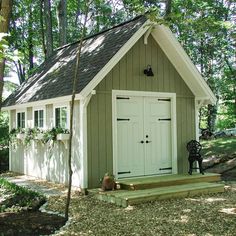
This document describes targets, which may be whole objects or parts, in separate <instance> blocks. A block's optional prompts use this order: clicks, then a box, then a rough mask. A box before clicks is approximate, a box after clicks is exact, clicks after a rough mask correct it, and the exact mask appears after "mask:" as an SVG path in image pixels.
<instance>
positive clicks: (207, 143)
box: [201, 137, 236, 157]
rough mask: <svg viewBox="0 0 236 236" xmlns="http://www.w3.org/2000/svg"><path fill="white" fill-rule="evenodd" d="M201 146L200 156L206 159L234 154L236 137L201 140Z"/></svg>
mask: <svg viewBox="0 0 236 236" xmlns="http://www.w3.org/2000/svg"><path fill="white" fill-rule="evenodd" d="M201 144H202V154H203V155H204V156H206V157H209V156H213V155H215V156H222V155H232V154H236V137H225V138H218V139H213V140H202V141H201Z"/></svg>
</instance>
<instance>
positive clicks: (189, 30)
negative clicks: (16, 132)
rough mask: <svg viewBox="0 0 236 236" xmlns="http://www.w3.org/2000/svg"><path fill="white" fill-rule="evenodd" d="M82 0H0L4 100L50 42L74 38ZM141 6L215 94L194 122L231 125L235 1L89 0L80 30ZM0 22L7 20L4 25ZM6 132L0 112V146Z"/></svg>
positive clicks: (91, 30) (234, 112)
mask: <svg viewBox="0 0 236 236" xmlns="http://www.w3.org/2000/svg"><path fill="white" fill-rule="evenodd" d="M86 3H88V1H87V0H53V1H50V0H38V1H32V0H0V13H1V14H0V98H3V100H4V99H5V98H6V96H7V95H8V94H9V93H10V92H12V91H14V89H16V88H17V87H18V86H19V85H20V84H22V83H24V81H25V80H27V79H28V78H29V77H30V76H31V75H32V74H33V73H34V72H35V71H36V70H37V67H38V65H40V64H41V63H42V62H43V61H45V60H50V55H52V54H53V51H55V50H56V48H58V47H61V46H63V45H65V44H68V43H73V42H76V41H78V40H79V39H80V37H81V33H82V27H83V25H82V23H81V22H82V21H83V19H84V17H85V14H86V7H85V5H86ZM6 12H7V14H4V13H6ZM145 12H151V15H150V17H151V18H152V19H153V20H155V21H157V22H159V23H161V24H166V25H168V26H169V27H170V28H171V30H172V31H173V32H174V33H175V35H176V37H177V38H178V40H179V42H180V43H181V45H182V46H183V48H184V49H185V50H186V52H187V54H188V55H189V56H190V58H191V59H192V61H193V62H194V64H195V65H196V66H197V68H198V70H199V71H200V73H201V74H202V76H203V78H204V79H205V80H206V82H207V83H208V85H209V86H210V87H211V89H212V91H213V92H214V94H215V96H216V98H217V103H216V104H215V105H208V106H205V107H202V108H201V109H200V114H199V117H200V119H199V121H200V122H199V128H202V129H208V130H210V131H211V132H214V131H216V130H217V129H218V130H222V129H227V128H234V127H235V124H236V50H235V48H236V24H235V23H236V2H235V1H234V0H159V1H158V0H156V1H155V0H148V1H144V0H93V1H90V4H89V11H88V19H89V20H88V21H87V24H86V35H87V36H88V35H92V34H95V33H97V32H100V31H102V30H105V29H107V28H111V27H113V26H114V25H117V24H119V23H122V22H124V21H127V20H129V19H132V18H134V17H135V16H137V15H140V14H144V13H145ZM4 16H9V19H5V18H6V17H5V18H4ZM3 25H7V28H8V29H7V31H6V29H3V27H2V26H3ZM6 33H8V34H7V35H6ZM4 69H5V70H4ZM12 77H13V78H14V79H13V80H12ZM3 82H4V83H3ZM3 84H4V90H3V93H2V92H1V86H2V85H3ZM7 134H8V116H7V114H6V113H3V112H1V113H0V149H4V147H6V146H7V145H8V141H7ZM4 150H5V149H4ZM0 151H1V150H0Z"/></svg>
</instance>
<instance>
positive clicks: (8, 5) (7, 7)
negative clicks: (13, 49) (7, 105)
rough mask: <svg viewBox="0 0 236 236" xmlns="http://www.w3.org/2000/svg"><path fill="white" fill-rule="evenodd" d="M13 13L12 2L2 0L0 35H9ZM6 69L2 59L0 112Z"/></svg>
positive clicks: (0, 60)
mask: <svg viewBox="0 0 236 236" xmlns="http://www.w3.org/2000/svg"><path fill="white" fill-rule="evenodd" d="M11 12H12V1H11V0H0V17H1V18H0V33H7V32H8V30H9V23H10V16H11ZM4 69H5V59H4V58H3V59H0V110H1V107H2V94H3V84H4V82H3V78H4Z"/></svg>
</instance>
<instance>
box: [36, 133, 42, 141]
mask: <svg viewBox="0 0 236 236" xmlns="http://www.w3.org/2000/svg"><path fill="white" fill-rule="evenodd" d="M42 139H43V133H38V134H37V135H36V136H35V140H42Z"/></svg>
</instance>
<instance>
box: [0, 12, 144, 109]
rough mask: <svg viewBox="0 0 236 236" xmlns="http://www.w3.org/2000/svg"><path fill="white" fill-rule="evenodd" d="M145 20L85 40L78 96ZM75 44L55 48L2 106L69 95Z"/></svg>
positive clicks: (117, 27) (129, 22) (139, 18)
mask: <svg viewBox="0 0 236 236" xmlns="http://www.w3.org/2000/svg"><path fill="white" fill-rule="evenodd" d="M145 21H146V18H145V17H144V16H141V17H137V18H135V19H133V20H131V21H128V22H126V23H123V24H121V25H118V26H116V27H114V28H112V29H110V30H106V31H104V32H101V33H99V34H96V35H94V36H91V37H88V38H86V39H85V40H84V45H83V48H82V52H81V59H80V68H79V84H78V86H77V93H79V92H80V91H81V90H82V89H83V88H85V87H86V85H87V84H88V83H89V82H90V81H91V80H92V79H93V78H94V77H95V76H96V74H97V73H98V72H99V71H100V70H101V69H102V68H103V67H104V66H105V65H106V64H107V63H108V61H109V60H110V59H111V58H112V57H113V56H114V55H115V54H116V53H117V52H118V50H119V49H120V48H121V47H122V46H123V45H124V44H125V43H126V42H127V41H128V40H129V39H130V38H131V37H132V36H133V35H134V33H135V32H136V31H137V30H138V29H139V28H140V27H141V26H142V25H143V23H144V22H145ZM77 46H78V42H77V43H74V44H71V45H68V46H65V47H64V48H61V49H58V50H57V51H56V52H55V53H54V54H53V55H52V56H51V57H50V58H49V59H48V60H47V61H46V62H44V63H43V64H42V65H41V66H39V68H38V70H37V72H36V73H35V74H34V75H33V76H32V77H31V78H29V79H28V80H27V81H26V82H25V83H23V84H22V85H21V86H20V87H19V88H18V89H17V90H16V91H15V92H14V93H13V94H11V95H10V96H9V97H8V98H7V99H6V100H5V101H4V103H3V106H4V107H7V106H12V105H16V104H22V103H28V102H35V101H39V100H44V99H50V98H56V97H61V96H66V95H70V94H71V93H72V80H73V76H74V68H75V61H76V60H75V59H76V58H75V57H76V50H77Z"/></svg>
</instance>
